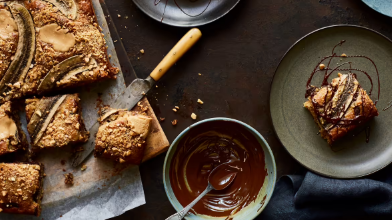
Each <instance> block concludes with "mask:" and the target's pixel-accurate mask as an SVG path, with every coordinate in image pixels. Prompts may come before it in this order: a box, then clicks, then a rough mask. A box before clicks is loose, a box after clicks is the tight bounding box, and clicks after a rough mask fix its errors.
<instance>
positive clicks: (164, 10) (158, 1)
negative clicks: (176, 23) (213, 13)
mask: <svg viewBox="0 0 392 220" xmlns="http://www.w3.org/2000/svg"><path fill="white" fill-rule="evenodd" d="M168 1H169V0H166V2H165V8H164V9H163V14H162V19H161V22H162V21H163V18H164V17H165V12H166V7H167V3H168ZM189 1H190V2H196V1H198V0H189ZM211 1H212V0H209V1H208V4H207V6H206V7H205V8H204V10H203V11H202V12H200V13H199V14H196V15H191V14H189V13H187V12H185V10H184V9H183V8H181V6H180V5H179V4H178V2H177V0H174V3H175V4H176V6H177V7H178V8H179V9H180V10H181V11H182V13H184V14H186V15H188V16H189V17H197V16H200V15H202V14H203V13H204V12H205V11H206V10H207V8H208V7H209V6H210V4H211ZM161 2H162V0H154V5H158V4H159V3H161Z"/></svg>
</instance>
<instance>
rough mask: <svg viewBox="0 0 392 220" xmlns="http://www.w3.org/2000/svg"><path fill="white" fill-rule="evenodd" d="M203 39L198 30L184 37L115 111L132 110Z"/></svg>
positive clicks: (78, 159)
mask: <svg viewBox="0 0 392 220" xmlns="http://www.w3.org/2000/svg"><path fill="white" fill-rule="evenodd" d="M200 37H201V32H200V30H199V29H197V28H193V29H191V30H190V31H189V32H188V33H186V34H185V36H184V37H182V38H181V40H180V41H179V42H178V43H177V44H176V45H175V46H174V47H173V49H171V51H170V52H169V53H168V54H167V55H166V56H165V58H163V60H162V61H161V62H160V63H159V64H158V66H157V67H156V68H155V69H154V70H153V71H152V72H151V74H150V76H148V77H147V78H146V79H135V80H134V81H133V82H132V83H131V85H129V86H128V87H127V88H126V89H125V91H124V93H123V94H121V96H120V97H118V99H117V100H116V101H115V102H114V104H112V105H111V107H112V108H115V109H128V110H131V109H132V108H133V107H134V106H135V105H136V104H137V103H138V102H139V101H140V99H142V98H143V97H144V95H145V94H146V93H147V92H148V91H149V90H150V89H151V88H152V87H153V85H154V84H155V82H157V81H158V80H159V79H160V78H161V77H162V76H163V74H165V73H166V72H167V71H168V70H169V69H170V67H172V66H173V65H174V64H175V63H176V62H177V61H178V60H179V59H180V58H181V57H182V56H183V55H184V54H185V53H186V52H187V51H188V50H189V49H190V48H191V47H192V46H193V45H194V44H195V43H196V42H197V41H198V40H199V39H200ZM98 128H99V122H96V123H95V124H94V125H93V126H92V127H91V129H90V138H89V139H88V141H87V142H86V143H85V144H84V145H83V148H84V151H80V152H78V153H77V154H76V156H75V157H74V160H73V162H72V165H73V166H74V167H76V166H79V165H80V164H81V163H82V162H83V161H84V160H85V159H86V158H87V157H88V156H89V155H90V154H91V153H92V152H93V150H94V146H95V135H96V133H97V131H98Z"/></svg>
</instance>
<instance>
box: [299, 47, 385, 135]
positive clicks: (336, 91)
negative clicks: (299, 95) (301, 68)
mask: <svg viewBox="0 0 392 220" xmlns="http://www.w3.org/2000/svg"><path fill="white" fill-rule="evenodd" d="M345 42H346V41H344V40H342V41H341V42H339V43H338V44H337V45H335V46H334V47H333V49H332V55H330V56H327V57H324V58H322V59H321V61H320V62H319V63H318V64H317V66H316V67H315V68H314V69H313V72H312V73H311V75H310V77H309V79H308V81H307V84H306V94H305V97H306V98H310V100H311V102H312V104H313V107H314V112H315V113H316V114H317V117H318V119H319V120H323V121H324V123H321V124H324V129H325V130H326V131H329V130H331V129H333V128H336V129H338V130H337V134H339V128H342V127H348V126H352V125H358V124H361V123H362V124H363V123H364V122H366V121H367V120H369V118H371V117H373V116H374V114H373V109H375V106H376V104H377V102H378V100H379V98H380V77H379V73H378V69H377V66H376V64H375V63H374V61H373V60H372V59H370V58H369V57H366V56H363V55H353V56H338V55H336V53H335V49H336V47H337V46H342V45H343V44H344V43H345ZM334 58H344V59H348V58H363V59H366V60H368V61H370V62H371V63H372V65H373V66H374V69H375V72H376V73H377V83H378V95H377V100H376V101H375V102H374V105H373V104H372V103H370V104H369V103H368V102H366V91H365V90H363V89H362V88H361V86H360V85H359V83H358V81H357V79H356V78H357V76H356V73H362V74H364V75H366V76H367V78H368V79H369V81H370V83H371V88H370V90H369V92H368V94H369V96H371V93H372V91H373V80H372V78H371V76H370V74H369V73H367V72H366V71H363V70H360V69H357V68H353V67H352V62H344V63H341V64H339V65H337V66H336V67H334V68H331V67H330V65H331V61H332V60H333V59H334ZM323 62H328V64H327V65H326V67H325V68H324V69H319V66H320V64H322V63H323ZM346 66H347V67H346ZM338 71H345V72H348V74H347V75H345V76H340V77H339V82H338V84H337V86H332V84H329V83H328V79H329V77H330V76H331V74H332V73H334V72H338ZM318 72H324V78H323V81H322V83H321V87H320V88H316V87H314V86H311V85H310V84H311V82H312V79H313V77H314V76H315V74H316V73H318ZM322 89H326V92H325V95H324V101H323V103H322V104H319V103H318V102H317V101H316V100H315V99H314V97H315V95H316V94H317V93H318V92H319V91H321V90H322ZM358 97H361V99H362V100H361V101H362V102H361V103H362V104H361V105H362V106H361V107H359V106H356V107H354V114H355V117H354V118H346V117H345V116H346V114H347V112H348V110H349V109H350V106H351V104H352V103H355V102H356V101H357V99H358ZM367 140H368V132H367Z"/></svg>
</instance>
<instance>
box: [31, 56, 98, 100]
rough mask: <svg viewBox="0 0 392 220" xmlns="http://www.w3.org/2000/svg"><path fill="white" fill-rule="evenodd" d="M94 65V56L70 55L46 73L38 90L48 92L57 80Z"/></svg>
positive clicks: (89, 68)
mask: <svg viewBox="0 0 392 220" xmlns="http://www.w3.org/2000/svg"><path fill="white" fill-rule="evenodd" d="M95 67H97V61H96V60H95V59H94V58H87V57H85V56H81V55H77V56H73V57H70V58H68V59H66V60H64V61H63V62H61V63H59V64H57V65H56V66H54V67H53V68H52V69H51V70H50V71H49V72H48V73H47V74H46V76H45V78H44V79H43V81H42V82H41V84H40V85H39V86H38V92H39V93H44V92H48V91H50V90H52V89H54V88H55V87H56V83H57V82H58V81H60V80H62V79H69V78H71V77H73V76H75V75H77V74H79V73H83V72H85V71H87V70H91V69H93V68H95Z"/></svg>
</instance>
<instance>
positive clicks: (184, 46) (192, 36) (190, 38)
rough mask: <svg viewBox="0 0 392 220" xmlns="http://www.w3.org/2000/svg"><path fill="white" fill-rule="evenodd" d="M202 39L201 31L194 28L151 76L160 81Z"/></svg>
mask: <svg viewBox="0 0 392 220" xmlns="http://www.w3.org/2000/svg"><path fill="white" fill-rule="evenodd" d="M200 37H201V31H200V30H199V29H198V28H193V29H191V30H190V31H188V33H186V34H185V35H184V37H182V38H181V40H180V41H178V43H177V44H176V45H175V46H174V47H173V49H171V50H170V52H169V53H168V54H167V55H166V56H165V58H163V60H162V61H161V62H160V63H159V64H158V66H157V67H156V68H155V69H154V70H153V71H152V72H151V74H150V76H151V78H153V79H154V80H155V81H158V80H159V79H160V78H161V77H162V76H163V74H165V73H166V72H167V71H168V70H169V69H170V67H172V66H173V65H174V64H175V63H176V62H177V61H178V60H179V59H180V58H181V57H182V55H184V54H185V53H186V52H187V51H188V50H189V49H190V48H191V47H192V46H193V45H194V44H195V43H196V42H197V41H198V40H199V39H200Z"/></svg>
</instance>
